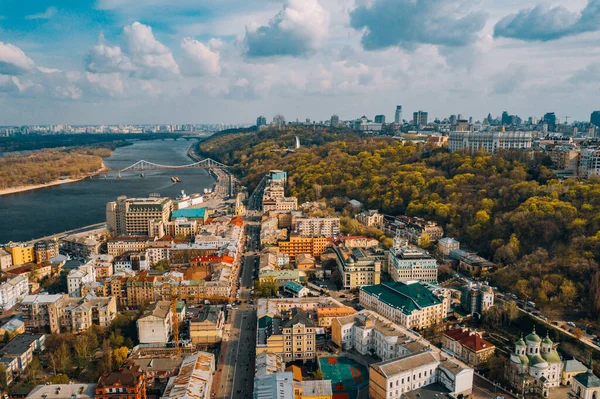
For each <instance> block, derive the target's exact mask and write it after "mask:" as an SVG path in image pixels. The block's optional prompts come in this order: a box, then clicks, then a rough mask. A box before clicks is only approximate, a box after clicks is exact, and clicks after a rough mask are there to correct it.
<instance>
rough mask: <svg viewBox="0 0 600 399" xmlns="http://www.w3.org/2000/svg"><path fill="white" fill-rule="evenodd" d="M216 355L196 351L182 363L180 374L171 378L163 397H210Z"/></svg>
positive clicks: (193, 398) (196, 398) (166, 398)
mask: <svg viewBox="0 0 600 399" xmlns="http://www.w3.org/2000/svg"><path fill="white" fill-rule="evenodd" d="M214 371H215V355H213V354H212V353H208V352H196V353H194V354H193V355H190V356H187V357H186V358H185V359H183V363H181V368H180V369H179V374H178V375H177V376H174V377H171V378H169V382H168V383H167V387H166V388H165V391H164V393H163V394H162V396H161V399H209V398H210V397H211V396H210V393H211V392H210V388H211V386H212V380H213V373H214Z"/></svg>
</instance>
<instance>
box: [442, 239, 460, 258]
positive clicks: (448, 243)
mask: <svg viewBox="0 0 600 399" xmlns="http://www.w3.org/2000/svg"><path fill="white" fill-rule="evenodd" d="M458 249H460V242H458V241H457V240H455V239H454V238H450V237H444V238H442V239H441V240H439V241H438V245H437V250H438V252H439V253H440V254H441V255H444V256H449V255H450V252H452V251H456V250H458Z"/></svg>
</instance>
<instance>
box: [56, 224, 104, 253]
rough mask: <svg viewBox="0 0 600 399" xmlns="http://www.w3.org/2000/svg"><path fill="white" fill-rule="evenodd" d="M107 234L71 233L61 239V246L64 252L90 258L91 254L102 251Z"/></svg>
mask: <svg viewBox="0 0 600 399" xmlns="http://www.w3.org/2000/svg"><path fill="white" fill-rule="evenodd" d="M103 231H105V232H106V230H103ZM106 238H107V234H104V233H101V232H100V231H98V232H96V233H90V232H86V233H80V234H71V235H68V236H66V237H64V238H61V239H60V242H61V248H62V250H63V251H64V252H66V253H69V254H72V255H76V256H81V257H83V258H88V257H89V256H90V255H97V254H99V253H100V247H101V246H102V244H103V243H104V242H105V241H106Z"/></svg>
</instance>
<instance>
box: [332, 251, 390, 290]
mask: <svg viewBox="0 0 600 399" xmlns="http://www.w3.org/2000/svg"><path fill="white" fill-rule="evenodd" d="M333 250H334V251H335V261H336V264H337V269H338V273H339V276H340V278H341V281H342V286H343V287H344V289H347V290H348V289H354V288H359V287H363V286H366V285H373V284H379V281H380V278H381V269H382V263H383V258H384V257H385V256H384V253H383V251H373V250H371V249H363V248H352V249H350V248H346V247H334V248H333Z"/></svg>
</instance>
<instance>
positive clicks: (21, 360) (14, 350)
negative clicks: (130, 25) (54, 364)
mask: <svg viewBox="0 0 600 399" xmlns="http://www.w3.org/2000/svg"><path fill="white" fill-rule="evenodd" d="M45 344H46V336H45V335H44V334H21V335H17V336H16V337H14V338H13V339H12V340H11V341H10V342H9V343H8V344H6V345H5V346H4V347H3V348H2V349H0V354H1V355H2V357H0V364H3V365H4V367H6V371H7V377H8V376H9V375H10V377H12V375H13V374H21V373H23V372H24V371H25V370H26V369H27V366H29V364H30V363H31V361H32V360H33V356H34V354H35V353H37V352H42V351H44V349H45ZM9 383H10V382H9Z"/></svg>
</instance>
